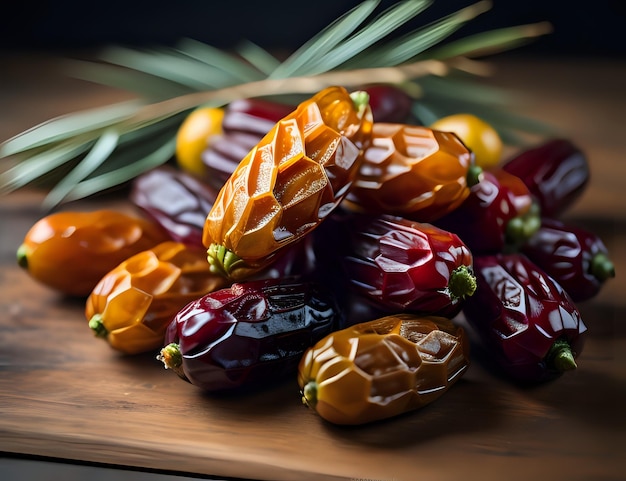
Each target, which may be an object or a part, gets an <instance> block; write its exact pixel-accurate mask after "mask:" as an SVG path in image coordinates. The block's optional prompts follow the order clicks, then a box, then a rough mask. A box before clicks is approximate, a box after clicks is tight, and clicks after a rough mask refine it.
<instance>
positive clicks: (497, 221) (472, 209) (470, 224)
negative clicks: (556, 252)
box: [433, 171, 541, 256]
mask: <svg viewBox="0 0 626 481" xmlns="http://www.w3.org/2000/svg"><path fill="white" fill-rule="evenodd" d="M481 176H482V178H481V180H480V181H479V182H478V183H477V184H475V185H474V186H472V187H471V189H470V194H469V196H468V197H467V199H465V201H464V202H463V203H462V204H461V205H460V206H459V207H458V208H457V209H455V210H454V211H452V212H450V213H449V214H447V215H445V216H444V217H442V218H440V219H438V220H436V221H434V222H433V223H434V224H435V225H437V226H438V227H440V228H442V229H445V230H448V231H450V232H454V233H455V234H457V235H458V236H459V237H460V238H461V239H463V242H465V244H466V245H467V246H468V247H469V249H470V250H471V251H472V253H473V254H474V255H475V256H476V255H479V254H491V253H496V252H502V251H504V250H506V249H513V248H514V247H516V246H517V245H519V244H521V243H522V242H524V241H525V240H526V239H528V238H529V237H530V236H532V235H533V234H534V233H535V232H536V231H537V229H538V228H539V226H540V224H541V218H540V213H539V210H538V209H537V206H536V204H534V202H533V198H532V195H531V194H530V192H529V190H528V188H527V187H526V186H525V185H524V184H523V182H522V181H521V180H520V179H519V178H517V177H515V176H514V175H512V174H508V173H507V172H503V171H500V172H497V173H495V172H489V171H485V172H483V173H482V174H481Z"/></svg>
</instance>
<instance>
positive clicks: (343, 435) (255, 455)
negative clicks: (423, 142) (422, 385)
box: [0, 55, 626, 481]
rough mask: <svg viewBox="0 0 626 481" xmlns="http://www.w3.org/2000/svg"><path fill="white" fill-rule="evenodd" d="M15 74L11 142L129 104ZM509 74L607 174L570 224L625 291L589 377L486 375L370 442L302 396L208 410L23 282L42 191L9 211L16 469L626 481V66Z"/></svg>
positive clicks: (61, 303) (280, 393) (9, 357)
mask: <svg viewBox="0 0 626 481" xmlns="http://www.w3.org/2000/svg"><path fill="white" fill-rule="evenodd" d="M6 60H7V61H8V62H9V63H8V65H9V66H13V70H8V72H9V73H8V75H7V76H5V77H4V79H0V81H2V82H3V83H2V84H0V86H1V87H2V88H1V89H0V100H1V101H2V102H1V105H3V106H4V107H3V108H2V109H1V110H0V137H1V138H2V139H5V138H8V137H9V136H10V135H13V134H15V133H17V132H19V131H21V130H23V129H25V128H27V127H29V126H31V125H33V124H34V123H36V122H39V121H42V120H46V119H47V118H49V117H51V116H52V115H57V114H61V113H66V112H68V111H72V110H76V109H77V108H80V107H83V106H90V105H98V104H102V103H105V102H109V101H111V100H113V99H117V98H120V97H122V96H123V94H120V93H118V92H111V91H109V90H106V89H103V88H101V87H97V86H93V85H88V84H83V83H80V82H77V81H72V80H69V79H66V78H65V77H63V76H62V75H60V74H59V73H58V72H57V71H56V70H55V66H56V63H55V62H56V60H55V59H54V58H52V59H50V58H48V57H40V56H35V57H26V58H23V57H19V56H9V57H8V59H6ZM5 65H6V63H5ZM494 65H495V66H496V72H495V74H494V76H493V77H492V78H491V79H490V80H489V81H490V82H493V83H494V84H496V85H501V86H505V87H510V88H515V89H519V90H520V91H521V92H522V93H524V94H525V95H526V96H527V101H526V102H525V103H524V104H523V105H521V106H520V109H522V110H523V111H525V112H526V113H528V114H530V115H532V116H534V117H536V118H539V119H541V120H544V121H547V122H549V123H552V124H553V125H555V126H558V127H560V128H561V129H562V131H563V132H564V134H565V135H566V136H568V137H569V138H571V139H573V140H575V141H576V142H577V143H578V144H579V145H580V146H581V147H582V148H583V149H584V150H585V151H586V152H587V154H588V156H589V159H590V162H591V168H592V174H593V180H592V183H591V185H590V187H589V189H588V191H587V192H586V194H585V196H584V197H583V199H582V200H581V201H580V202H579V203H577V204H576V206H575V207H574V208H573V209H572V211H571V212H570V213H569V214H568V218H569V219H570V220H571V221H574V222H577V223H579V224H581V225H584V226H587V227H590V228H592V229H593V230H595V231H596V232H597V233H599V234H600V235H601V236H602V237H603V239H604V240H605V242H606V244H607V246H608V247H609V249H610V250H611V253H612V257H613V260H614V262H615V264H616V268H617V278H616V279H614V280H612V281H610V282H609V283H608V284H607V285H606V287H605V289H604V290H603V291H602V292H601V294H600V295H599V296H597V297H596V298H595V299H593V300H591V301H588V302H586V303H581V304H580V306H579V307H580V310H581V312H582V313H583V317H584V319H585V321H586V323H587V325H588V326H589V330H590V337H589V341H588V343H587V345H586V349H585V351H584V353H583V354H582V357H581V358H580V360H579V369H578V370H577V371H576V372H573V373H568V374H567V375H565V376H563V377H562V378H561V379H559V380H558V381H556V382H553V383H550V384H547V385H542V386H539V387H536V388H533V389H521V388H518V387H515V386H513V385H511V384H509V383H507V382H504V381H502V380H498V379H496V378H494V377H493V376H491V375H490V374H489V373H488V372H486V371H485V370H484V368H483V367H482V366H481V365H480V364H478V363H474V364H473V365H472V366H471V368H470V370H469V371H468V373H467V374H466V376H465V377H464V378H463V379H462V380H461V381H460V382H459V383H458V384H457V385H456V386H455V387H454V388H453V389H452V390H450V391H449V392H448V393H447V394H446V395H445V396H444V397H442V398H441V399H440V400H438V401H437V402H436V403H434V404H433V405H431V406H429V407H427V408H424V409H423V410H421V411H419V412H415V413H412V414H411V415H407V416H402V417H400V418H397V419H393V420H389V421H387V422H382V423H377V424H375V425H370V426H363V427H355V428H339V427H334V426H330V425H328V424H326V423H324V422H321V421H320V419H318V418H317V417H316V416H315V415H313V413H311V412H310V411H308V410H306V409H305V408H304V407H303V406H302V405H301V403H300V397H299V394H298V390H297V386H296V385H295V383H285V384H282V385H280V386H277V387H274V388H272V389H270V390H268V391H264V392H259V393H256V394H252V395H247V396H244V397H241V396H239V397H237V396H209V395H205V394H202V393H201V392H200V391H199V390H198V389H197V388H195V387H194V386H192V385H188V384H186V383H184V382H182V381H180V380H179V379H178V378H177V377H176V376H175V375H174V374H173V373H171V372H169V371H165V370H164V369H163V368H162V366H161V364H160V363H159V362H158V361H156V360H155V359H154V356H153V355H146V356H139V357H124V356H121V355H119V354H117V353H116V352H114V351H113V350H111V349H110V348H109V347H108V346H107V345H106V343H104V342H101V341H99V340H96V339H94V338H93V336H92V334H91V331H90V330H89V329H88V328H87V325H86V320H85V319H84V317H83V313H82V309H83V305H82V303H81V302H78V301H71V300H68V299H64V298H62V297H60V296H59V295H57V294H55V293H54V292H52V291H50V290H48V289H47V288H45V287H42V286H40V285H38V284H36V283H35V282H34V281H32V280H31V279H30V278H29V277H28V276H27V275H26V273H24V272H23V271H21V270H19V268H18V267H17V266H16V265H15V261H14V255H15V249H16V248H17V246H18V245H19V243H20V241H21V239H22V238H23V236H24V234H25V233H26V231H27V229H28V228H29V227H30V225H31V224H32V223H33V222H34V221H35V220H36V219H37V218H38V217H40V216H41V215H42V213H41V211H40V210H39V203H40V202H41V200H42V195H41V193H39V192H36V191H34V190H29V189H26V190H23V191H18V192H17V193H15V194H11V195H9V196H7V197H3V198H1V199H0V222H1V228H0V249H1V250H0V262H1V264H2V270H1V271H0V323H1V327H0V451H2V452H4V453H5V455H27V456H44V457H49V458H52V459H55V460H61V461H65V462H75V461H76V462H93V463H103V464H105V465H107V464H111V465H117V466H126V467H135V468H140V469H145V470H158V471H161V472H176V473H189V474H195V475H212V476H217V477H233V478H250V479H257V480H315V481H320V480H330V479H348V480H358V479H368V480H377V481H412V480H416V479H420V480H425V479H428V480H454V481H457V480H462V479H468V480H470V479H472V480H473V479H476V480H504V479H506V480H507V481H515V480H528V479H552V480H566V479H567V480H568V481H576V480H581V481H582V480H591V479H594V480H599V479H602V480H603V481H608V480H623V479H626V461H624V456H623V449H624V447H625V446H626V423H625V421H626V415H625V410H624V406H625V401H626V327H625V326H626V323H625V322H624V320H625V319H626V296H624V295H623V290H622V289H623V287H624V284H623V281H622V279H621V275H622V273H624V272H626V251H625V250H624V248H623V246H624V245H626V230H625V229H624V223H625V222H626V215H625V214H624V210H623V206H624V203H625V202H626V188H625V185H624V182H625V180H626V162H624V159H623V157H624V152H625V151H626V149H625V147H626V136H625V135H624V131H623V130H624V121H623V118H624V112H626V98H625V93H624V85H626V64H625V63H624V62H623V61H622V62H617V61H606V60H593V59H576V58H572V59H536V58H523V57H517V56H512V55H511V56H502V57H498V58H496V59H494ZM46 72H49V73H50V75H51V76H50V77H45V76H44V75H43V73H46ZM124 202H125V201H124V199H123V198H120V197H113V198H109V197H107V198H104V199H99V200H93V201H86V202H85V203H82V204H80V205H79V207H80V208H82V207H85V208H87V207H93V206H94V203H95V204H96V205H99V204H102V203H106V204H107V205H109V206H112V207H114V208H115V207H120V208H123V207H124V206H125V205H126V204H125V203H124Z"/></svg>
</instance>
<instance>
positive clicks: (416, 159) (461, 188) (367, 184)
mask: <svg viewBox="0 0 626 481" xmlns="http://www.w3.org/2000/svg"><path fill="white" fill-rule="evenodd" d="M477 171H479V169H478V168H477V167H476V166H475V165H474V158H473V154H472V153H471V152H470V150H469V149H468V148H467V147H466V146H465V145H464V144H463V143H462V142H461V141H460V140H459V138H458V137H457V136H456V135H455V134H453V133H448V132H440V131H436V130H432V129H430V128H428V127H422V126H416V125H406V124H394V123H375V124H374V126H373V130H372V139H371V143H370V145H369V147H367V149H365V151H364V154H363V161H362V163H361V166H360V168H359V172H358V175H357V179H356V180H355V182H354V185H353V187H352V189H351V190H350V193H349V194H348V201H349V202H350V203H351V204H353V205H354V206H355V207H356V208H357V209H361V210H365V211H368V212H377V213H387V214H394V215H402V216H406V217H410V218H411V219H413V220H418V221H420V222H431V221H433V220H435V219H438V218H440V217H442V216H443V215H444V214H446V213H448V212H450V211H452V210H454V209H455V208H456V207H458V206H459V205H460V204H461V203H462V202H463V201H464V200H465V199H466V198H467V196H468V195H469V187H470V186H471V185H472V184H473V183H474V182H475V181H476V180H477V179H475V176H476V175H477Z"/></svg>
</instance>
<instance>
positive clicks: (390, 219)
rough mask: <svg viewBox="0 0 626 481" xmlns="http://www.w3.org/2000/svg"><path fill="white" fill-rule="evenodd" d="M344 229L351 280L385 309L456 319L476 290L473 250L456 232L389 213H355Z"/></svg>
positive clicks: (346, 264) (346, 263)
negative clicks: (466, 299) (365, 214)
mask: <svg viewBox="0 0 626 481" xmlns="http://www.w3.org/2000/svg"><path fill="white" fill-rule="evenodd" d="M342 227H343V229H344V234H345V236H346V237H347V238H348V239H349V240H348V246H347V250H346V254H345V255H344V256H342V259H341V261H342V263H343V266H344V268H345V271H346V274H347V277H348V279H349V282H350V283H351V284H352V287H353V288H354V289H356V290H357V291H358V292H360V293H361V294H363V295H364V296H366V297H367V298H369V299H370V300H373V301H374V302H375V303H376V304H378V305H380V306H381V307H382V308H384V309H388V310H390V311H411V312H419V313H425V314H436V315H441V316H445V317H450V318H452V317H454V316H455V315H456V314H458V313H459V312H460V310H461V306H462V304H463V301H464V300H465V298H466V297H468V296H471V295H472V294H473V293H474V290H475V289H476V279H475V278H474V276H473V274H472V254H471V252H470V251H469V249H468V248H467V247H466V246H465V244H464V243H463V242H462V241H461V239H459V237H458V236H457V235H456V234H453V233H451V232H448V231H444V230H442V229H439V228H437V227H435V226H433V225H431V224H425V223H419V222H415V221H410V220H407V219H404V218H401V217H394V216H390V215H381V216H378V217H370V216H356V215H354V216H350V217H348V218H346V220H345V221H344V225H343V226H342Z"/></svg>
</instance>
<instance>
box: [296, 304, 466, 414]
mask: <svg viewBox="0 0 626 481" xmlns="http://www.w3.org/2000/svg"><path fill="white" fill-rule="evenodd" d="M469 347H470V346H469V341H468V340H467V337H466V336H465V332H464V331H463V329H462V328H460V327H458V326H455V325H454V324H453V323H452V322H451V321H450V320H448V319H446V318H442V317H437V316H417V315H413V314H394V315H390V316H385V317H382V318H379V319H375V320H372V321H369V322H364V323H360V324H357V325H354V326H350V327H347V328H345V329H343V330H339V331H335V332H333V333H331V334H329V335H328V336H326V337H325V338H324V339H322V340H321V341H319V342H318V343H317V344H315V346H313V347H312V348H310V349H308V350H307V351H306V353H305V354H304V355H303V356H302V360H301V362H300V365H299V366H298V385H299V386H300V390H301V393H302V401H303V403H304V404H305V405H306V406H308V407H309V408H311V409H312V410H313V411H315V412H316V413H317V414H318V415H319V416H320V417H321V418H323V419H325V420H326V421H329V422H331V423H334V424H340V425H358V424H365V423H369V422H373V421H378V420H381V419H387V418H391V417H393V416H397V415H399V414H403V413H407V412H409V411H413V410H415V409H418V408H421V407H423V406H425V405H427V404H429V403H431V402H433V401H434V400H436V399H438V398H439V397H440V396H441V395H443V394H444V393H445V392H446V391H447V390H448V389H449V388H450V387H451V386H452V385H454V384H455V383H456V382H457V381H458V380H459V379H460V378H461V377H462V375H463V374H464V373H465V371H466V370H467V368H468V366H469V363H470V358H469Z"/></svg>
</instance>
